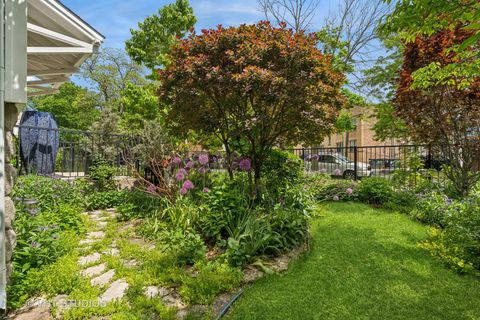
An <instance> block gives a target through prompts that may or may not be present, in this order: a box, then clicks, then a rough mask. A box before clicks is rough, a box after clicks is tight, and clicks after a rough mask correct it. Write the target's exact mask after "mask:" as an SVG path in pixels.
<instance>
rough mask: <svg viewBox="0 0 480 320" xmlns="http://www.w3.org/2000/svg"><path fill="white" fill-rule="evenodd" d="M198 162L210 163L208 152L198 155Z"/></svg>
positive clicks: (202, 163)
mask: <svg viewBox="0 0 480 320" xmlns="http://www.w3.org/2000/svg"><path fill="white" fill-rule="evenodd" d="M198 162H200V164H201V165H206V164H207V163H208V154H205V153H204V154H201V155H200V156H199V157H198Z"/></svg>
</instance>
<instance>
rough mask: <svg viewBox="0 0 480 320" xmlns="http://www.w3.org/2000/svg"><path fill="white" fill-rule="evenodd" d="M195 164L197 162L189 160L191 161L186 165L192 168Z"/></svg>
mask: <svg viewBox="0 0 480 320" xmlns="http://www.w3.org/2000/svg"><path fill="white" fill-rule="evenodd" d="M194 165H195V163H193V161H192V160H189V161H188V162H187V164H186V165H185V167H187V168H189V169H191V168H193V166H194Z"/></svg>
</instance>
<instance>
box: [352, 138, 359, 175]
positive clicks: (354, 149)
mask: <svg viewBox="0 0 480 320" xmlns="http://www.w3.org/2000/svg"><path fill="white" fill-rule="evenodd" d="M357 162H358V148H357V146H353V171H354V172H355V180H357V169H358V168H357V166H358V164H357Z"/></svg>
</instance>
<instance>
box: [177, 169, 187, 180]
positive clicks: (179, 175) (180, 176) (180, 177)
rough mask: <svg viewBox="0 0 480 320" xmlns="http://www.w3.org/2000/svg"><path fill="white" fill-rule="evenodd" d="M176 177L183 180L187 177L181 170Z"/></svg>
mask: <svg viewBox="0 0 480 320" xmlns="http://www.w3.org/2000/svg"><path fill="white" fill-rule="evenodd" d="M175 179H177V181H182V180H183V179H185V175H184V174H183V173H181V172H180V171H179V172H177V174H176V175H175Z"/></svg>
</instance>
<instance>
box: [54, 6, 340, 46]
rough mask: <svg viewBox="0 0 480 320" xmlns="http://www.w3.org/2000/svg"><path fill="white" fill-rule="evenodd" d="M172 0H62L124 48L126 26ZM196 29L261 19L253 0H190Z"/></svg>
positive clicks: (322, 9) (322, 12) (319, 18)
mask: <svg viewBox="0 0 480 320" xmlns="http://www.w3.org/2000/svg"><path fill="white" fill-rule="evenodd" d="M173 1H174V0H62V3H63V4H65V5H66V6H67V7H69V8H70V9H72V10H73V11H74V12H75V13H76V14H78V15H79V16H80V17H82V19H84V20H85V21H86V22H88V23H89V24H90V25H91V26H92V27H94V28H95V29H96V30H97V31H99V32H100V33H101V34H103V35H104V36H105V37H106V39H105V42H104V46H106V47H115V48H124V46H125V40H127V39H128V38H129V37H130V29H131V28H136V27H137V24H138V22H140V21H143V20H144V19H145V18H146V17H147V16H149V15H152V14H153V13H156V12H158V9H159V8H161V7H163V6H164V5H166V4H169V3H171V2H173ZM337 2H338V0H322V2H321V3H320V6H319V8H318V14H317V15H316V17H315V20H314V21H313V22H312V29H318V28H319V27H320V26H321V25H322V22H323V21H324V18H325V17H326V16H327V15H328V13H329V12H330V11H331V10H333V9H335V8H336V6H337ZM190 4H191V6H192V7H193V10H194V13H195V16H196V17H197V20H198V22H197V25H196V28H197V29H198V30H201V29H206V28H214V27H216V26H217V25H218V24H222V25H224V26H232V25H239V24H242V23H255V22H257V21H259V20H262V19H264V15H263V13H261V12H260V11H259V10H258V4H257V0H190Z"/></svg>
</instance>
